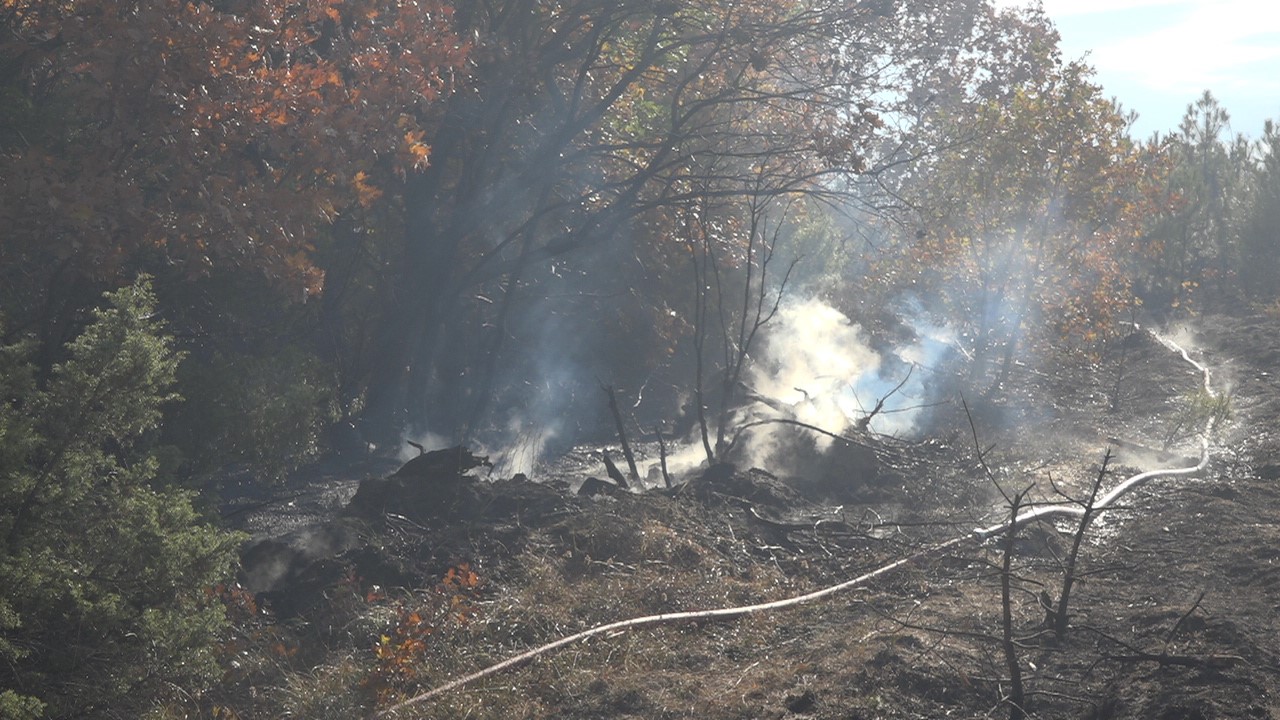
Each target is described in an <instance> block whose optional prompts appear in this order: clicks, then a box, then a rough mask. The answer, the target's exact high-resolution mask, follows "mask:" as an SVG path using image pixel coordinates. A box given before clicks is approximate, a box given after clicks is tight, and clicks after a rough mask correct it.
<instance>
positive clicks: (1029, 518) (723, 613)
mask: <svg viewBox="0 0 1280 720" xmlns="http://www.w3.org/2000/svg"><path fill="white" fill-rule="evenodd" d="M1149 332H1151V335H1152V336H1153V337H1154V338H1155V339H1156V340H1157V341H1159V342H1160V343H1161V344H1162V345H1164V346H1165V347H1167V348H1169V349H1170V350H1172V351H1173V352H1175V353H1178V354H1179V355H1181V356H1182V359H1183V360H1185V361H1186V362H1187V363H1188V364H1190V365H1191V366H1192V367H1194V368H1195V369H1196V370H1197V371H1198V372H1199V373H1200V375H1201V377H1202V380H1203V388H1204V391H1205V392H1206V393H1208V394H1209V395H1210V396H1211V397H1216V394H1215V393H1214V391H1213V384H1212V375H1211V373H1210V371H1209V368H1208V367H1206V366H1205V365H1203V364H1201V363H1199V362H1197V361H1196V360H1194V359H1192V357H1191V356H1190V354H1189V353H1188V352H1187V350H1186V349H1185V348H1183V347H1182V346H1180V345H1178V344H1177V343H1175V342H1174V341H1173V340H1170V339H1168V338H1165V337H1163V336H1161V335H1159V334H1158V333H1155V332H1154V331H1149ZM1214 422H1215V419H1214V418H1212V417H1210V418H1209V419H1208V420H1207V421H1206V423H1205V426H1204V429H1203V430H1202V431H1201V433H1200V448H1201V451H1200V461H1199V462H1198V463H1196V464H1195V465H1190V466H1186V467H1178V468H1167V469H1161V470H1149V471H1146V472H1142V473H1138V474H1136V475H1133V476H1131V477H1129V478H1127V479H1125V480H1124V481H1122V482H1120V483H1119V484H1117V485H1116V486H1115V487H1114V488H1112V489H1111V490H1109V491H1107V492H1106V493H1105V494H1103V495H1102V497H1100V498H1099V499H1098V500H1097V501H1096V502H1095V503H1094V504H1093V506H1092V508H1091V510H1090V512H1091V513H1092V515H1091V519H1092V518H1096V517H1097V515H1098V514H1100V513H1101V512H1102V511H1104V510H1107V509H1108V508H1110V507H1112V506H1113V505H1114V504H1115V503H1116V501H1117V500H1119V499H1120V498H1121V497H1123V496H1125V495H1126V494H1128V493H1129V492H1131V491H1132V490H1134V489H1135V488H1137V487H1139V486H1141V485H1143V484H1145V483H1147V482H1150V481H1151V480H1155V479H1157V478H1168V477H1188V476H1193V475H1196V474H1198V473H1200V472H1202V471H1204V470H1205V468H1207V467H1208V465H1209V459H1210V451H1209V448H1210V444H1209V439H1210V436H1211V434H1212V430H1213V426H1214ZM1084 513H1085V510H1084V508H1082V507H1080V506H1077V505H1044V506H1040V507H1037V508H1035V509H1033V510H1030V511H1028V512H1026V513H1023V514H1019V515H1018V516H1017V518H1016V519H1010V520H1006V521H1004V522H1002V523H997V524H995V525H991V526H989V527H985V528H978V529H975V530H974V531H973V532H971V533H968V534H965V535H959V536H957V537H953V538H951V539H950V540H946V541H944V542H941V543H937V544H934V545H930V546H928V547H925V548H922V549H920V550H917V551H916V552H914V553H912V554H910V555H907V556H905V557H903V558H900V559H898V560H895V561H893V562H891V563H889V564H887V565H883V566H881V567H878V568H876V569H875V570H871V571H869V572H867V573H864V574H862V575H859V576H858V577H855V578H852V579H850V580H845V581H844V582H840V583H837V584H835V585H830V586H828V587H825V588H822V589H820V590H815V591H813V592H809V593H805V594H803V595H796V596H793V597H789V598H784V599H781V600H774V601H771V602H763V603H757V604H754V605H741V606H737V607H727V608H716V609H712V610H692V611H687V612H674V613H661V614H657V615H646V616H643V617H637V618H631V619H628V620H619V621H617V622H612V623H606V624H604V625H597V626H595V627H592V628H589V629H587V630H583V631H582V632H579V633H575V634H573V635H569V636H566V637H563V638H560V639H559V640H554V641H552V642H549V643H546V644H544V645H540V646H538V647H536V648H533V649H532V650H528V651H526V652H524V653H521V654H519V655H516V656H514V657H511V658H508V659H506V660H503V661H501V662H499V663H495V664H493V665H490V666H488V667H486V668H483V669H481V670H477V671H476V672H473V673H471V674H469V675H464V676H463V677H460V678H457V679H455V680H452V681H450V682H447V683H445V684H443V685H439V686H437V687H435V688H433V689H431V690H427V691H426V692H423V693H420V694H418V695H415V696H413V697H411V698H408V699H407V700H404V701H402V702H399V703H396V704H395V705H392V706H390V707H387V708H386V709H384V710H382V711H380V712H378V713H376V714H374V715H373V718H384V717H389V716H391V715H393V714H395V713H397V712H399V711H400V710H403V709H405V708H408V707H410V706H413V705H417V704H419V703H422V702H425V701H427V700H430V699H432V698H435V697H439V696H441V695H444V694H446V693H448V692H451V691H453V690H456V689H458V688H460V687H462V686H464V685H468V684H470V683H472V682H475V681H477V680H481V679H483V678H486V677H489V676H491V675H497V674H499V673H501V672H504V671H506V670H510V669H513V668H516V667H519V666H521V665H524V664H525V663H527V662H530V661H532V660H534V659H535V658H537V657H539V656H541V655H545V654H547V653H549V652H552V651H553V650H557V649H559V648H562V647H565V646H567V645H572V644H574V643H577V642H580V641H583V640H587V639H589V638H593V637H597V636H600V635H610V634H614V633H618V632H622V631H627V630H635V629H638V628H643V627H649V626H653V625H662V624H666V623H677V622H683V621H694V620H722V619H729V618H735V617H739V616H743V615H750V614H754V613H760V612H767V611H770V610H781V609H783V608H788V607H795V606H797V605H803V604H807V603H811V602H814V601H816V600H821V599H823V598H826V597H829V596H831V595H835V594H837V593H841V592H844V591H846V590H851V589H853V588H857V587H860V586H862V585H865V584H867V583H869V582H870V581H872V580H874V579H876V578H878V577H881V576H882V575H887V574H889V573H891V572H893V571H894V570H897V569H898V568H901V567H904V566H907V565H910V564H911V563H914V562H916V561H918V560H922V559H924V558H927V557H930V556H933V555H935V554H937V553H939V552H942V551H944V550H947V549H949V548H953V547H956V546H958V545H962V544H965V543H969V542H974V541H977V542H979V543H980V542H983V541H985V540H987V539H989V538H991V537H994V536H996V535H1000V534H1003V533H1007V532H1010V531H1011V530H1014V529H1017V528H1019V527H1021V526H1023V525H1026V524H1027V523H1030V522H1033V521H1039V520H1048V519H1051V518H1060V517H1081V516H1082V515H1084Z"/></svg>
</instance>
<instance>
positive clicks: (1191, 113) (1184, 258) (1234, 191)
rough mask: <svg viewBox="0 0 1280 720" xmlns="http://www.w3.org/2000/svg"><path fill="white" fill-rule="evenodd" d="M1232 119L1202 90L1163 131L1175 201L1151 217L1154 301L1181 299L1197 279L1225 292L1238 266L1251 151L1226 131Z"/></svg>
mask: <svg viewBox="0 0 1280 720" xmlns="http://www.w3.org/2000/svg"><path fill="white" fill-rule="evenodd" d="M1230 119H1231V118H1230V115H1229V114H1228V113H1227V111H1226V109H1224V108H1223V107H1222V106H1221V105H1219V104H1218V101H1217V99H1216V98H1214V96H1213V94H1212V93H1210V92H1209V91H1207V90H1206V91H1205V92H1204V94H1203V95H1201V96H1200V98H1199V99H1198V100H1197V101H1196V102H1195V103H1193V104H1191V105H1188V106H1187V112H1186V114H1185V115H1184V116H1183V118H1182V123H1181V124H1180V125H1179V127H1178V130H1177V131H1176V132H1174V133H1173V134H1172V135H1171V136H1169V137H1168V138H1166V139H1165V143H1166V150H1165V152H1167V153H1168V154H1169V161H1170V163H1171V165H1172V169H1171V172H1170V173H1169V175H1168V176H1167V184H1166V189H1165V193H1166V194H1167V195H1168V196H1169V197H1170V198H1171V200H1172V202H1169V203H1167V204H1166V206H1165V208H1164V211H1163V212H1161V213H1159V214H1157V215H1155V217H1154V219H1153V221H1152V222H1151V223H1150V226H1151V227H1150V230H1149V235H1150V237H1151V238H1152V240H1153V241H1154V242H1155V243H1156V244H1157V245H1156V250H1157V253H1156V258H1155V259H1156V263H1155V266H1154V270H1152V271H1151V279H1150V280H1149V281H1148V285H1149V288H1148V294H1149V295H1150V296H1151V299H1152V300H1153V303H1152V304H1153V305H1165V306H1172V307H1175V308H1177V307H1182V306H1185V305H1187V304H1188V302H1189V301H1190V300H1191V299H1192V297H1193V295H1194V294H1195V291H1196V289H1197V288H1200V287H1202V286H1211V287H1212V288H1213V289H1214V290H1215V291H1216V296H1217V298H1219V299H1223V298H1228V297H1229V296H1230V295H1231V289H1232V288H1233V287H1234V285H1235V279H1236V276H1237V271H1238V269H1240V268H1242V267H1243V266H1242V265H1241V251H1240V240H1239V234H1240V232H1241V228H1240V224H1241V217H1242V216H1243V214H1244V207H1245V206H1246V204H1247V203H1246V199H1247V192H1248V182H1249V179H1250V171H1251V158H1250V151H1249V145H1248V143H1247V141H1246V140H1245V139H1244V138H1243V136H1236V137H1231V136H1230V135H1229V133H1230Z"/></svg>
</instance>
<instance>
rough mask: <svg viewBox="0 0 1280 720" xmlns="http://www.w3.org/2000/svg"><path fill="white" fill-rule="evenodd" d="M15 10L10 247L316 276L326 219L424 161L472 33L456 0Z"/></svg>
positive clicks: (5, 143)
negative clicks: (460, 23) (456, 19)
mask: <svg viewBox="0 0 1280 720" xmlns="http://www.w3.org/2000/svg"><path fill="white" fill-rule="evenodd" d="M0 25H2V26H3V30H4V32H3V33H2V34H0V71H2V72H0V92H3V95H4V97H5V101H6V102H5V104H6V105H8V109H6V110H0V121H3V122H2V123H0V124H3V125H5V126H7V129H8V131H7V132H4V133H3V134H0V223H3V224H4V225H6V226H7V227H8V228H9V229H10V231H9V237H8V238H7V240H6V242H5V244H4V246H3V248H0V261H3V262H5V263H27V264H47V263H50V262H55V263H59V264H62V265H65V266H66V267H68V268H70V269H71V270H73V271H74V272H77V273H80V274H83V275H85V276H88V277H91V278H95V279H110V278H112V277H113V276H114V275H115V274H117V273H120V272H122V271H126V270H128V269H129V268H127V267H125V266H126V265H127V264H128V263H130V262H131V261H132V260H135V259H136V258H137V257H138V256H139V254H146V253H151V254H155V253H159V254H160V255H161V256H162V257H163V258H164V260H165V262H167V263H169V264H171V265H176V266H178V267H179V268H180V270H181V271H183V272H186V273H189V274H192V275H198V274H202V273H204V272H207V271H208V270H209V269H211V268H214V267H223V268H229V269H234V270H252V271H257V272H261V273H264V274H265V275H267V276H268V277H269V278H271V279H272V280H274V281H277V282H280V283H282V284H284V285H286V286H290V287H296V288H298V289H300V290H301V291H303V292H305V293H314V292H318V291H319V289H320V287H321V283H322V281H323V278H322V276H321V274H320V272H319V270H318V269H317V268H315V267H314V265H313V264H312V263H311V262H310V259H309V256H310V251H311V250H312V247H313V244H314V243H315V242H316V241H317V239H318V237H319V236H320V235H321V234H322V233H324V232H325V226H326V225H327V224H328V223H330V222H332V221H333V220H334V219H335V218H336V217H337V216H338V215H340V214H343V213H359V212H361V211H368V210H369V209H370V208H371V207H372V206H373V205H374V204H375V203H377V202H378V201H379V200H381V199H384V198H385V197H387V196H388V195H390V196H394V195H395V193H396V192H397V190H398V187H399V185H400V183H401V182H402V181H403V179H404V178H405V176H406V175H407V174H408V173H409V172H412V171H413V170H415V169H420V168H422V167H424V166H425V164H426V163H427V162H428V160H429V154H430V146H429V140H428V138H430V137H431V133H432V130H433V121H434V120H435V117H436V113H437V112H438V105H439V102H438V101H439V100H441V99H442V98H443V97H444V96H445V95H447V94H448V93H449V92H451V91H452V90H453V88H454V87H456V85H457V84H458V83H459V82H460V81H461V80H462V79H463V76H464V73H465V71H466V61H467V55H468V52H469V50H470V47H469V45H468V43H467V42H465V41H463V40H462V39H461V38H459V37H458V35H457V34H456V33H455V32H454V29H453V10H452V7H451V6H449V5H447V4H445V3H444V2H443V1H442V0H420V1H417V2H395V1H394V0H348V1H335V0H303V1H301V2H294V1H286V0H265V1H257V2H243V1H241V0H231V1H230V2H220V3H217V4H216V6H215V5H213V4H209V3H195V2H186V1H185V0H141V2H134V3H114V2H108V1H106V0H74V1H72V2H61V3H53V2H46V1H44V0H0Z"/></svg>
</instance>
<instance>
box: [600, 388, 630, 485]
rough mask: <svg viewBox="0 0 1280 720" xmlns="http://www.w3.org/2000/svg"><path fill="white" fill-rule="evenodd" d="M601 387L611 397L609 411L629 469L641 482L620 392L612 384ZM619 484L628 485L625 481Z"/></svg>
mask: <svg viewBox="0 0 1280 720" xmlns="http://www.w3.org/2000/svg"><path fill="white" fill-rule="evenodd" d="M600 389H601V390H603V391H604V394H605V395H606V396H608V398H609V413H610V414H612V415H613V424H614V425H615V426H616V427H617V428H618V443H619V444H620V445H622V457H624V458H626V459H627V469H628V470H630V471H631V479H632V481H634V482H635V483H636V484H639V483H640V471H639V470H637V469H636V456H635V455H634V454H633V453H632V452H631V443H629V442H627V427H626V425H625V424H624V423H623V422H622V413H621V412H620V411H619V410H618V394H617V393H616V392H614V389H613V386H612V385H601V386H600ZM618 484H619V485H621V486H622V487H627V483H626V482H625V481H624V482H621V483H618Z"/></svg>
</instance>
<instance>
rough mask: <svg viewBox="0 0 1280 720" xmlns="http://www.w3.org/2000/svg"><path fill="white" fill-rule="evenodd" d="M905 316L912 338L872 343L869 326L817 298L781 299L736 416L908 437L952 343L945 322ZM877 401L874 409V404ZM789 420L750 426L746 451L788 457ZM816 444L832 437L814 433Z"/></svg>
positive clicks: (764, 459) (769, 459)
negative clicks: (880, 346) (894, 342)
mask: <svg viewBox="0 0 1280 720" xmlns="http://www.w3.org/2000/svg"><path fill="white" fill-rule="evenodd" d="M911 310H912V311H913V312H912V313H911V314H910V315H909V317H908V318H907V323H908V325H909V327H910V328H911V333H910V336H911V337H910V339H909V340H908V341H906V342H903V343H900V344H898V345H897V346H894V347H889V348H886V349H882V350H879V351H878V350H877V349H876V348H875V347H873V345H872V343H871V341H870V339H869V338H868V336H867V334H866V332H865V331H864V330H863V329H862V328H861V327H860V326H858V325H857V324H856V323H854V322H853V321H852V320H850V319H849V318H848V317H847V316H846V315H845V314H844V313H842V312H840V311H839V310H838V309H836V308H835V307H832V306H831V305H830V304H828V303H826V302H824V301H823V300H821V299H819V298H816V297H808V298H797V299H794V300H791V301H788V302H785V303H784V304H783V306H782V308H781V309H780V310H779V312H778V315H777V316H776V317H775V318H774V320H773V321H772V322H771V323H770V324H769V325H768V326H767V328H766V331H765V335H764V337H763V341H762V342H761V345H760V349H759V353H758V355H757V356H756V358H755V362H754V363H753V364H752V365H751V367H750V368H749V379H750V380H749V382H750V385H751V387H750V389H749V391H748V395H749V399H755V400H756V402H755V403H753V404H751V405H749V406H748V407H746V408H745V409H744V411H743V412H742V413H740V414H739V415H738V417H737V418H735V422H738V423H745V422H750V421H752V420H758V419H766V418H786V419H791V420H796V421H798V422H801V423H804V424H807V425H813V426H815V427H820V428H822V429H824V430H826V431H828V432H831V433H836V434H842V433H846V432H848V431H849V430H850V429H851V428H854V427H858V426H859V425H864V429H866V430H870V431H872V432H875V433H881V434H886V435H897V436H909V435H911V434H912V433H914V432H915V431H916V429H917V427H918V426H919V424H920V421H921V420H922V417H923V413H924V412H925V410H926V409H927V408H926V407H925V402H924V398H925V396H926V383H927V382H928V381H929V379H930V378H931V376H932V372H933V370H932V368H933V367H934V366H935V365H936V363H937V362H938V360H939V359H940V357H941V356H942V354H943V353H945V352H947V350H948V349H949V348H950V347H952V346H953V344H954V336H953V333H952V332H951V331H950V330H949V329H948V328H946V327H943V326H938V325H935V324H932V323H929V322H928V321H926V320H923V319H921V318H920V317H919V315H920V313H919V309H918V307H917V306H912V307H911ZM877 405H879V409H877ZM793 435H794V426H789V425H785V424H765V425H761V426H759V427H758V428H756V429H753V430H752V431H751V434H750V435H749V437H748V440H749V443H748V447H747V449H746V452H745V456H746V457H747V458H748V459H749V460H750V462H752V463H753V464H757V465H761V466H768V465H769V464H771V463H785V462H786V458H785V457H783V456H780V455H781V453H783V452H784V450H785V448H786V446H787V445H786V441H787V439H788V438H789V437H792V436H793ZM813 442H814V445H815V447H816V449H817V450H819V451H825V450H826V449H827V448H828V447H829V446H830V444H831V442H832V439H831V438H830V437H828V436H825V435H821V434H817V433H815V434H813Z"/></svg>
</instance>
